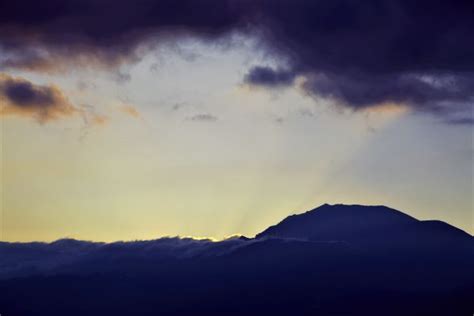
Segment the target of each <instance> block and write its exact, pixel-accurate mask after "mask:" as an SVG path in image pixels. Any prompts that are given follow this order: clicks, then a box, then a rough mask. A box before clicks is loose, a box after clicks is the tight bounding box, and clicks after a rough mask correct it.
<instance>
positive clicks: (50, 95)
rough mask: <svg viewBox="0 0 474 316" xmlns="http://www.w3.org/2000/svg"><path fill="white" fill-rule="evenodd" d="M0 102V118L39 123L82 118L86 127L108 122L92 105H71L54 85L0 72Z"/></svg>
mask: <svg viewBox="0 0 474 316" xmlns="http://www.w3.org/2000/svg"><path fill="white" fill-rule="evenodd" d="M0 101H1V102H0V116H19V117H26V118H33V119H35V120H37V121H38V122H40V123H48V122H51V121H56V120H60V119H65V118H72V117H81V118H82V119H83V120H84V123H85V125H86V126H87V127H90V126H92V125H100V126H102V125H105V124H106V123H107V121H108V117H107V116H106V115H102V114H98V113H96V111H95V108H94V107H93V106H88V105H81V106H79V107H78V106H75V105H73V104H72V103H71V102H70V101H69V99H68V98H67V96H66V95H65V94H64V93H63V91H62V90H61V89H60V88H59V87H57V86H55V85H37V84H34V83H32V82H30V81H28V80H26V79H24V78H20V77H13V76H10V75H7V74H3V73H0Z"/></svg>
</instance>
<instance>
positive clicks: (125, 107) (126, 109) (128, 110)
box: [118, 105, 142, 119]
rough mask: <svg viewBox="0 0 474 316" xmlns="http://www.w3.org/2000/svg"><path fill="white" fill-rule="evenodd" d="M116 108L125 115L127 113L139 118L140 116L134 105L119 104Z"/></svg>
mask: <svg viewBox="0 0 474 316" xmlns="http://www.w3.org/2000/svg"><path fill="white" fill-rule="evenodd" d="M118 109H119V111H120V112H122V113H124V114H126V115H129V116H131V117H133V118H136V119H139V118H141V117H142V116H141V114H140V112H138V110H137V109H136V108H135V107H133V106H131V105H121V106H119V108H118Z"/></svg>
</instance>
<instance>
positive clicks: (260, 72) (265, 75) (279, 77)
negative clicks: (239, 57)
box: [244, 66, 295, 87]
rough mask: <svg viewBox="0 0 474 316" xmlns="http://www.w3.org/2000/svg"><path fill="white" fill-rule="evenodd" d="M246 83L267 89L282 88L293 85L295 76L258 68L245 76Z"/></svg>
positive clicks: (281, 71)
mask: <svg viewBox="0 0 474 316" xmlns="http://www.w3.org/2000/svg"><path fill="white" fill-rule="evenodd" d="M244 80H245V82H247V83H249V84H251V85H257V86H258V85H260V86H265V87H282V86H289V85H292V84H293V81H294V80H295V74H294V73H292V72H289V71H285V70H282V69H277V70H275V69H272V68H269V67H262V66H256V67H254V68H252V70H251V71H250V72H249V73H247V74H246V75H245V78H244Z"/></svg>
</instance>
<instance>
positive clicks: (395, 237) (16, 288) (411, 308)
mask: <svg viewBox="0 0 474 316" xmlns="http://www.w3.org/2000/svg"><path fill="white" fill-rule="evenodd" d="M473 267H474V238H473V237H472V236H470V235H468V234H466V233H464V232H462V231H460V230H458V229H456V228H454V227H452V226H449V225H447V224H445V223H442V222H436V221H434V222H423V221H418V220H416V219H414V218H411V217H409V216H407V215H404V214H403V213H400V212H398V211H395V210H391V209H388V208H384V207H363V206H340V205H338V206H328V205H325V206H322V207H320V208H318V209H315V210H313V211H310V212H307V213H305V214H302V215H296V216H291V217H289V218H287V219H286V220H284V221H282V222H281V223H280V224H278V225H276V226H273V227H271V228H269V229H267V230H266V231H264V232H262V233H261V234H259V235H258V236H257V238H255V239H245V238H233V239H229V240H225V241H222V242H217V243H216V242H211V241H206V240H192V239H179V238H165V239H159V240H154V241H141V242H129V243H112V244H101V243H89V242H80V241H74V240H61V241H57V242H55V243H51V244H41V243H34V244H8V243H3V244H0V278H1V280H0V313H1V314H2V315H15V316H17V315H18V316H22V315H50V316H56V315H130V314H132V315H466V316H467V315H469V316H471V315H472V314H473V313H474V268H473Z"/></svg>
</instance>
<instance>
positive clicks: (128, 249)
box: [0, 237, 257, 280]
mask: <svg viewBox="0 0 474 316" xmlns="http://www.w3.org/2000/svg"><path fill="white" fill-rule="evenodd" d="M254 242H257V241H254ZM251 243H253V242H249V241H246V240H245V239H244V238H238V237H233V238H229V239H225V240H222V241H218V242H215V241H211V240H209V239H193V238H180V237H164V238H160V239H155V240H141V241H129V242H113V243H102V242H90V241H81V240H75V239H60V240H57V241H54V242H52V243H43V242H31V243H8V242H0V255H1V256H2V262H1V263H0V280H1V279H4V278H12V277H20V276H28V275H32V274H54V273H58V272H61V271H65V269H69V270H67V271H68V272H74V273H81V270H82V269H84V268H85V266H89V265H91V264H92V265H93V264H94V262H96V261H98V262H101V261H102V260H104V259H106V260H122V259H123V258H124V256H125V257H129V258H130V257H137V258H144V259H146V260H155V259H161V260H164V259H173V258H176V259H186V258H193V257H197V256H199V257H211V256H212V257H214V256H221V255H224V254H226V253H229V252H231V251H234V250H236V249H238V248H240V247H242V246H245V245H248V244H251ZM101 266H102V264H101V265H100V266H98V267H95V266H93V268H94V269H97V268H103V266H102V267H101ZM74 267H76V268H77V270H75V269H74ZM71 268H72V270H71Z"/></svg>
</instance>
